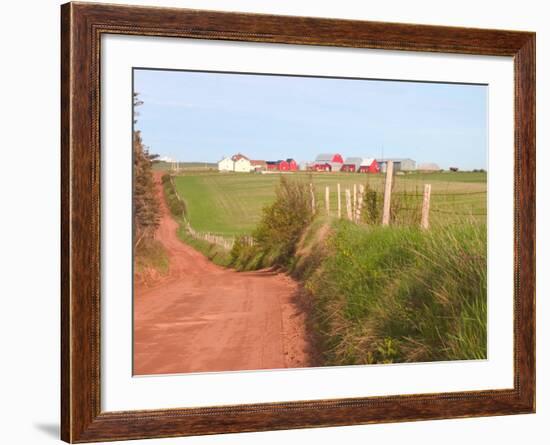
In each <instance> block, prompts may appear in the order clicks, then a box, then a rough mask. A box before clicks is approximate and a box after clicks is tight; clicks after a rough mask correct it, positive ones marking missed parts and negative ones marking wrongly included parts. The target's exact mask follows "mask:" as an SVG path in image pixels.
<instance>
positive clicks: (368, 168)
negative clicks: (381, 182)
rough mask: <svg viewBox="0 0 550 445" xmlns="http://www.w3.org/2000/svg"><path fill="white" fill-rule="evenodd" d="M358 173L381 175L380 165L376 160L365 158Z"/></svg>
mask: <svg viewBox="0 0 550 445" xmlns="http://www.w3.org/2000/svg"><path fill="white" fill-rule="evenodd" d="M357 171H358V172H359V173H379V172H380V165H379V164H378V162H377V161H376V159H374V158H363V160H362V161H361V164H360V165H359V169H358V170H357Z"/></svg>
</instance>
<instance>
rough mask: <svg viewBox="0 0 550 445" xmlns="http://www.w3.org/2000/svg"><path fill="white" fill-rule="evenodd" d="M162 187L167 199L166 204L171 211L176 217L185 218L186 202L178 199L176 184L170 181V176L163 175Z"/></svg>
mask: <svg viewBox="0 0 550 445" xmlns="http://www.w3.org/2000/svg"><path fill="white" fill-rule="evenodd" d="M161 181H162V187H163V189H164V197H165V198H166V204H167V205H168V208H169V209H170V212H171V213H172V215H174V216H176V217H180V216H184V215H185V214H186V212H187V209H186V206H185V202H184V201H183V200H181V199H179V198H178V195H177V194H176V190H175V189H174V184H173V183H172V181H171V179H170V175H167V174H166V175H162V178H161Z"/></svg>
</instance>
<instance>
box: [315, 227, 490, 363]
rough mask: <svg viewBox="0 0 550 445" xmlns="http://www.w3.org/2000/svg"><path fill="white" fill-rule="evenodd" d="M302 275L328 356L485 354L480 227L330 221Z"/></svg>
mask: <svg viewBox="0 0 550 445" xmlns="http://www.w3.org/2000/svg"><path fill="white" fill-rule="evenodd" d="M327 249H328V252H329V255H327V256H326V257H325V259H324V261H323V262H322V264H321V265H320V267H318V268H317V270H316V271H315V272H314V273H313V274H311V275H310V276H309V277H308V278H307V279H306V288H308V289H309V290H310V292H311V295H312V298H313V299H314V301H313V307H314V308H315V309H314V314H313V315H314V321H315V324H316V327H317V330H318V331H319V332H320V333H321V336H322V338H323V341H324V350H325V360H326V364H327V365H345V364H367V363H393V362H416V361H438V360H466V359H482V358H486V355H487V346H486V343H487V337H486V318H487V315H486V314H487V306H486V287H487V277H486V231H485V226H481V225H474V224H465V225H457V226H453V227H452V228H450V227H446V228H445V230H430V231H420V230H418V229H416V228H410V227H392V228H385V227H364V226H363V227H361V226H357V225H353V224H349V223H347V222H344V221H340V222H337V223H336V225H335V226H334V228H333V231H332V234H331V236H330V237H329V239H328V241H327Z"/></svg>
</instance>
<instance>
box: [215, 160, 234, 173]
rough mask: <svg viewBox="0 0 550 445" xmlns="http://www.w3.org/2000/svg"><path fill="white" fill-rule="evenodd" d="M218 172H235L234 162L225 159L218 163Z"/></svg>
mask: <svg viewBox="0 0 550 445" xmlns="http://www.w3.org/2000/svg"><path fill="white" fill-rule="evenodd" d="M218 170H219V171H221V172H232V171H234V170H235V162H233V159H231V158H229V157H227V158H223V159H222V160H221V161H219V162H218Z"/></svg>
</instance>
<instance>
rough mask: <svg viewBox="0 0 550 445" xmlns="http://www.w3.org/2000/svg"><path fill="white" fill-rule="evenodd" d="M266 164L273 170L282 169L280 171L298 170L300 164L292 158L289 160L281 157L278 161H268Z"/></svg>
mask: <svg viewBox="0 0 550 445" xmlns="http://www.w3.org/2000/svg"><path fill="white" fill-rule="evenodd" d="M266 164H267V169H268V170H272V171H280V172H295V171H298V164H296V161H295V160H294V159H291V158H289V159H287V160H282V159H279V160H278V161H267V162H266Z"/></svg>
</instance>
